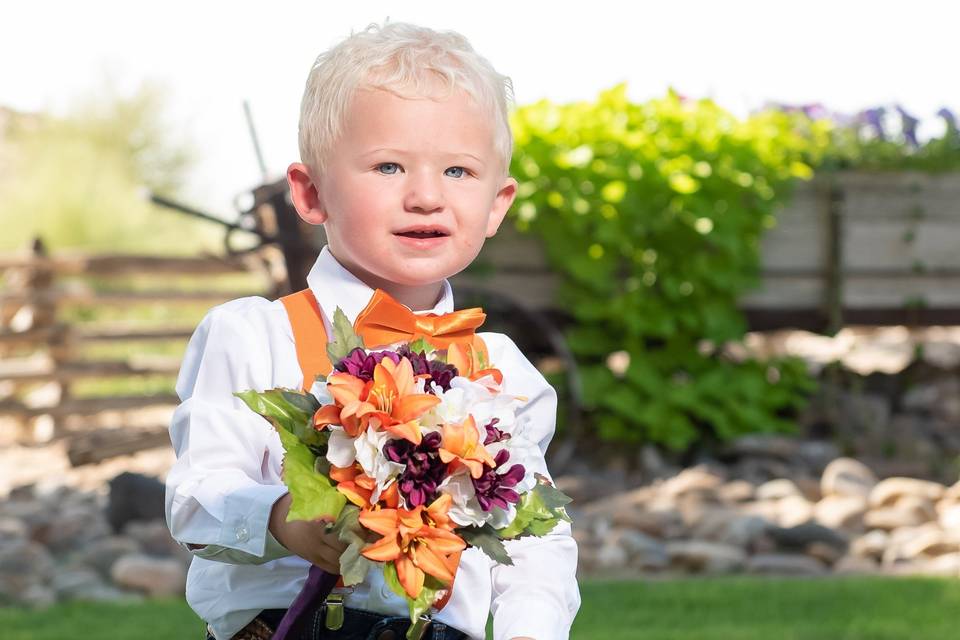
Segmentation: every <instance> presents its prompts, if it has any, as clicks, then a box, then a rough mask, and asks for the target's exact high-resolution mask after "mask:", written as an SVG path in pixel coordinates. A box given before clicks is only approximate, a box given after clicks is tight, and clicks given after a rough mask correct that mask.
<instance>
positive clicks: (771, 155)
mask: <svg viewBox="0 0 960 640" xmlns="http://www.w3.org/2000/svg"><path fill="white" fill-rule="evenodd" d="M513 127H514V135H515V139H516V151H515V153H514V159H513V164H512V167H511V169H512V174H513V175H514V176H516V177H517V179H518V180H519V182H520V187H519V193H518V202H517V204H516V205H515V206H514V209H513V211H515V215H516V220H517V224H518V226H519V227H520V228H521V229H530V230H531V231H533V232H534V233H536V234H537V235H538V236H539V237H540V238H541V239H542V240H543V244H544V247H545V250H546V253H547V257H548V260H549V262H550V264H551V266H552V267H553V268H554V269H555V270H556V271H557V273H559V274H560V275H561V280H562V282H561V288H560V293H559V296H560V299H559V301H558V302H559V304H560V306H561V307H562V308H564V309H566V310H568V311H569V312H570V314H571V315H572V317H573V320H574V321H575V322H574V325H573V327H572V328H571V329H570V330H569V332H568V339H569V341H570V345H571V348H572V349H573V351H574V353H575V354H576V356H577V358H578V361H579V365H580V368H581V375H582V377H583V381H584V397H585V402H586V403H587V408H588V409H590V410H591V412H592V419H593V422H594V425H595V426H596V428H597V429H598V431H599V434H600V436H601V437H602V438H604V439H606V440H614V441H638V440H641V439H643V440H647V441H653V442H657V443H661V444H664V445H666V446H668V447H670V448H673V449H678V450H679V449H684V448H686V447H688V446H689V445H690V444H692V443H693V442H695V441H697V440H698V439H699V438H701V437H702V436H704V435H707V434H709V435H710V436H711V437H718V438H720V439H729V438H732V437H735V436H737V435H739V434H744V433H754V432H765V431H774V430H781V431H782V430H789V429H790V428H791V426H792V423H791V422H790V421H789V420H787V419H785V415H786V414H787V413H789V411H790V410H792V409H795V408H797V407H799V406H801V405H802V403H803V401H804V398H805V395H806V394H807V393H808V392H809V391H810V390H811V389H812V388H813V382H812V380H811V379H810V377H809V375H808V374H807V372H806V369H805V367H804V365H803V363H802V362H800V361H798V360H796V359H789V358H787V359H777V360H771V361H768V362H760V361H755V360H750V359H746V360H743V359H734V358H731V357H728V356H727V355H724V353H723V349H722V346H723V345H724V343H727V342H728V341H736V340H739V339H741V338H742V337H743V336H744V333H745V331H746V325H745V322H744V319H743V316H742V314H741V313H740V312H739V311H738V309H737V300H738V299H739V297H740V296H741V295H742V294H743V293H744V292H745V291H747V290H748V289H749V288H750V287H752V286H754V285H756V284H757V282H758V273H759V258H760V256H759V248H760V238H761V235H762V234H763V232H764V231H765V230H766V229H768V228H770V227H771V226H773V224H774V223H775V213H776V210H777V208H778V207H780V206H782V204H783V202H784V200H785V198H786V197H787V196H788V194H789V190H790V186H791V183H792V182H793V181H794V180H795V179H797V178H800V179H808V178H810V177H811V176H812V175H813V167H815V166H816V165H817V163H819V162H820V161H821V160H822V159H823V155H824V152H825V150H826V149H827V148H828V145H829V141H830V139H831V131H832V130H833V129H832V127H831V125H830V123H828V122H826V121H813V120H810V119H808V118H806V117H805V116H803V114H798V113H788V112H784V111H776V110H770V111H765V112H762V113H759V114H756V115H754V116H751V117H750V118H748V119H746V120H739V119H737V118H735V117H734V116H732V115H731V114H729V113H728V112H726V111H724V110H723V109H722V108H720V107H718V106H717V105H716V104H714V103H713V102H712V101H710V100H699V101H696V102H693V101H686V100H683V99H681V98H680V97H679V96H678V95H676V94H675V93H674V92H670V93H669V94H668V95H667V96H666V97H664V98H662V99H656V100H651V101H649V102H646V103H643V104H635V103H631V102H629V101H628V99H627V97H626V88H625V86H623V85H621V86H618V87H614V88H613V89H610V90H608V91H605V92H603V93H601V94H600V96H599V98H598V99H597V101H596V102H581V103H575V104H569V105H556V104H551V103H549V102H546V101H542V102H538V103H536V104H532V105H528V106H523V107H520V108H518V109H517V110H516V111H515V113H514V116H513Z"/></svg>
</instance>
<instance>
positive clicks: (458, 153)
mask: <svg viewBox="0 0 960 640" xmlns="http://www.w3.org/2000/svg"><path fill="white" fill-rule="evenodd" d="M382 151H386V152H388V153H396V154H397V155H407V154H408V152H406V151H403V150H401V149H391V148H389V147H378V148H376V149H371V150H370V151H367V152H366V153H363V154H361V157H366V156H372V155H374V154H375V153H380V152H382ZM441 155H445V156H466V157H468V158H471V159H473V160H476V161H477V162H478V163H480V164H481V165H486V163H485V162H484V161H483V160H482V159H480V158H479V157H477V156H475V155H473V154H472V153H467V152H466V151H444V152H441Z"/></svg>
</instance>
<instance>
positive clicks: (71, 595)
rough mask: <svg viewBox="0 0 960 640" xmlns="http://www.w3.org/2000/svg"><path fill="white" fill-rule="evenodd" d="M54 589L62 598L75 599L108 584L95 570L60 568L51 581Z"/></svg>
mask: <svg viewBox="0 0 960 640" xmlns="http://www.w3.org/2000/svg"><path fill="white" fill-rule="evenodd" d="M51 586H52V587H53V590H54V591H55V592H56V594H57V598H58V599H60V600H75V599H78V598H82V597H83V596H84V594H86V593H88V592H90V591H91V590H93V589H97V588H99V587H103V586H106V585H105V584H104V582H103V578H102V577H101V576H100V574H99V573H97V572H96V571H95V570H93V569H90V568H86V567H79V568H75V569H64V568H61V569H58V570H57V572H56V573H55V574H54V576H53V582H52V583H51Z"/></svg>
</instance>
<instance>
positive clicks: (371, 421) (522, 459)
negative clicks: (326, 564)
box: [236, 309, 570, 637]
mask: <svg viewBox="0 0 960 640" xmlns="http://www.w3.org/2000/svg"><path fill="white" fill-rule="evenodd" d="M333 330H334V340H333V341H332V342H330V343H329V344H328V346H327V352H328V355H329V357H330V362H331V363H333V370H332V371H331V373H330V374H329V375H327V376H321V377H318V379H317V380H316V382H315V383H314V384H313V386H312V388H311V389H310V392H309V393H304V392H298V391H293V390H289V389H272V390H269V391H263V392H258V391H245V392H242V393H238V394H236V395H237V396H238V397H240V398H241V399H242V400H243V401H244V402H245V403H246V404H247V406H248V407H250V409H252V410H253V411H255V412H256V413H258V414H260V415H261V416H263V417H264V418H266V419H267V420H268V421H269V422H270V423H271V424H273V426H274V427H275V428H276V429H277V431H278V433H279V435H280V440H281V442H282V444H283V447H284V450H285V452H286V453H285V456H284V475H283V477H284V482H285V484H286V485H287V487H288V488H289V490H290V494H291V496H292V505H291V508H290V512H289V516H288V518H289V519H290V520H317V519H324V520H326V521H328V522H330V523H331V525H330V526H331V527H332V528H333V529H334V530H336V531H337V534H338V537H339V538H340V540H341V541H342V542H344V543H345V544H348V547H347V549H346V551H345V552H344V553H343V555H342V556H341V558H340V573H341V576H342V580H343V584H344V585H345V586H350V585H355V584H358V583H360V582H362V581H363V580H364V578H365V576H366V574H367V571H368V570H369V569H370V567H371V566H372V565H373V564H374V563H379V564H381V565H382V568H383V574H384V577H385V581H386V583H387V584H388V585H389V586H390V587H391V589H393V591H394V592H395V593H397V595H399V596H401V597H403V598H405V599H406V601H407V604H408V609H409V612H410V619H411V622H412V623H414V625H412V626H411V633H412V632H413V630H414V628H415V626H416V623H417V620H418V619H419V618H420V617H421V615H422V614H424V613H426V612H428V611H429V610H430V609H431V608H432V607H435V606H437V605H438V603H439V602H441V601H444V600H443V599H444V597H445V596H447V595H448V593H449V591H450V590H451V588H452V584H453V581H454V578H455V575H456V572H457V566H458V564H459V559H460V553H461V552H462V551H463V549H465V548H466V547H468V546H472V547H477V548H479V549H480V550H482V551H483V552H485V553H486V554H487V555H489V556H490V557H491V558H493V559H494V560H495V561H497V562H499V563H502V564H512V561H511V560H510V556H509V555H508V553H507V551H506V548H505V546H504V544H503V540H508V539H515V538H519V537H522V536H531V535H532V536H542V535H546V534H547V533H549V532H550V531H551V530H552V529H553V528H554V527H555V526H556V525H557V523H558V522H559V521H560V520H566V521H568V522H569V518H568V516H567V514H566V512H565V510H564V506H565V505H566V504H567V503H569V502H570V498H568V497H567V496H566V495H564V494H563V493H562V492H561V491H559V490H558V489H556V488H555V487H553V486H552V485H551V483H550V482H549V481H548V480H547V478H545V477H544V476H542V475H540V474H538V473H533V472H531V471H530V468H531V465H529V463H527V462H526V461H527V460H529V459H530V458H531V457H533V456H539V454H540V452H539V449H538V446H537V443H535V442H532V441H530V440H528V439H527V438H526V437H525V432H526V423H525V418H526V417H525V416H517V409H518V408H519V407H520V406H522V404H523V402H525V398H522V397H518V396H511V395H508V394H506V393H504V392H503V390H502V389H503V375H502V374H501V372H500V371H499V370H497V369H496V368H494V367H493V366H492V365H491V363H488V362H486V361H485V360H486V355H485V351H484V350H483V349H482V348H478V347H477V345H476V344H475V343H473V342H469V341H468V342H466V343H457V342H451V343H450V344H449V345H448V347H447V348H446V349H439V348H436V347H435V346H434V345H432V344H431V343H430V342H429V340H428V339H425V338H420V339H417V340H415V341H413V342H407V343H400V344H395V345H392V346H391V348H389V349H385V350H379V351H370V350H368V349H366V348H365V347H364V345H363V342H362V340H361V338H360V337H359V336H357V335H356V334H355V333H354V331H353V327H352V326H351V325H350V323H349V321H348V320H347V318H346V316H345V315H344V314H343V312H342V311H341V310H339V309H337V312H336V313H335V314H334V323H333ZM444 602H445V601H444ZM408 637H409V634H408Z"/></svg>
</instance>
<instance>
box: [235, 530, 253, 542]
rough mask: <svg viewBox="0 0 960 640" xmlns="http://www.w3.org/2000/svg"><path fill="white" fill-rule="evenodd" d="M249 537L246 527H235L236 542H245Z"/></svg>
mask: <svg viewBox="0 0 960 640" xmlns="http://www.w3.org/2000/svg"><path fill="white" fill-rule="evenodd" d="M248 538H250V532H249V531H247V528H246V527H237V542H246V541H247V539H248Z"/></svg>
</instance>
